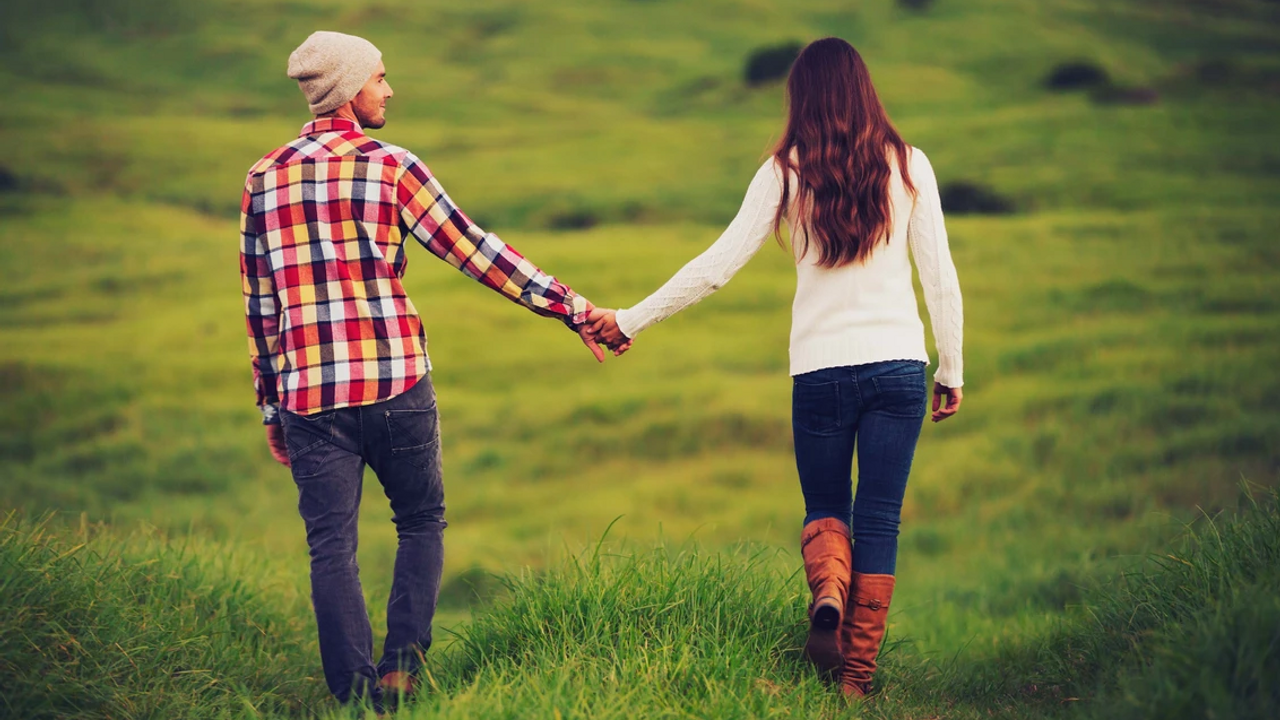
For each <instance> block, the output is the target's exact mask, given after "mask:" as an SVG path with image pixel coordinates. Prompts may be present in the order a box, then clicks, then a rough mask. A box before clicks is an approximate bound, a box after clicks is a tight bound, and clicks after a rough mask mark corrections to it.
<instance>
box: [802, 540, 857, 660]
mask: <svg viewBox="0 0 1280 720" xmlns="http://www.w3.org/2000/svg"><path fill="white" fill-rule="evenodd" d="M800 555H801V556H802V557H803V558H804V574H805V576H806V577H807V578H808V580H809V590H810V591H811V592H812V593H813V602H812V603H811V604H810V605H809V639H808V641H807V642H805V645H804V654H805V657H807V658H808V659H809V660H810V661H811V662H812V663H813V664H814V665H816V666H818V670H820V671H821V672H823V673H826V674H834V673H835V672H836V671H838V670H839V669H840V665H841V662H842V660H843V656H842V654H841V652H840V632H839V630H840V619H841V617H842V616H843V615H844V611H845V610H844V608H845V597H846V596H847V595H848V591H849V573H850V572H852V563H853V548H852V547H851V546H850V545H849V526H848V525H846V524H844V523H843V522H841V521H840V520H837V519H835V518H823V519H821V520H814V521H813V522H811V523H808V524H807V525H805V526H804V531H803V532H802V533H801V534H800Z"/></svg>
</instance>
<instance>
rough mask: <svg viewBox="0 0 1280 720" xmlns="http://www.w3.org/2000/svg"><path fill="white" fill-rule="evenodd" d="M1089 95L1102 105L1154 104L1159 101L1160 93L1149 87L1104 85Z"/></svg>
mask: <svg viewBox="0 0 1280 720" xmlns="http://www.w3.org/2000/svg"><path fill="white" fill-rule="evenodd" d="M1090 97H1091V98H1092V99H1093V101H1094V102H1096V103H1100V104H1103V105H1155V104H1156V103H1158V102H1160V93H1159V92H1157V91H1156V89H1155V88H1149V87H1120V86H1117V85H1104V86H1102V87H1100V88H1098V89H1096V90H1094V91H1093V93H1092V94H1091V95H1090Z"/></svg>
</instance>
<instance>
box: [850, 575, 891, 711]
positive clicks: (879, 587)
mask: <svg viewBox="0 0 1280 720" xmlns="http://www.w3.org/2000/svg"><path fill="white" fill-rule="evenodd" d="M893 584H894V577H893V576H892V575H873V574H865V573H857V572H855V573H853V582H852V583H851V587H850V588H849V600H848V603H847V604H846V605H845V611H844V622H843V623H842V624H841V626H840V645H841V648H842V650H843V652H844V662H843V666H842V667H841V669H840V689H841V691H842V692H844V694H845V697H847V698H849V699H854V698H859V697H862V696H863V695H866V694H867V693H869V692H871V677H872V676H873V675H874V674H875V672H876V656H877V655H879V654H880V643H881V642H883V641H884V631H885V623H886V621H887V620H888V617H889V600H890V599H892V598H893Z"/></svg>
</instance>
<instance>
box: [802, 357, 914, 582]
mask: <svg viewBox="0 0 1280 720" xmlns="http://www.w3.org/2000/svg"><path fill="white" fill-rule="evenodd" d="M928 400H929V393H928V389H927V388H926V386H925V376H924V363H922V362H918V361H914V360H892V361H887V362H876V363H867V364H866V365H853V366H848V367H834V368H826V369H823V370H815V371H814V372H809V373H804V374H802V375H797V376H795V378H794V379H793V384H792V396H791V424H792V432H793V433H794V435H795V446H796V468H797V470H799V473H800V489H801V491H802V492H803V493H804V505H805V519H804V520H805V522H806V523H809V522H812V521H814V520H818V519H821V518H839V519H841V520H843V521H845V522H846V523H849V529H850V531H851V533H852V535H853V569H854V571H855V572H860V573H876V574H880V573H883V574H889V575H892V574H893V573H894V570H895V568H896V565H897V559H898V524H899V522H900V520H901V517H902V498H903V495H905V494H906V491H907V475H909V474H910V473H911V460H912V459H913V458H914V456H915V451H916V441H917V440H918V439H919V438H920V426H921V424H922V423H923V421H924V415H925V405H926V404H927V403H928ZM855 443H856V445H857V450H858V491H857V495H856V497H855V496H854V495H853V491H852V481H851V478H850V474H851V472H852V469H853V455H854V445H855Z"/></svg>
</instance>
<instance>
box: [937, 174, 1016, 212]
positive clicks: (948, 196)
mask: <svg viewBox="0 0 1280 720" xmlns="http://www.w3.org/2000/svg"><path fill="white" fill-rule="evenodd" d="M940 194H941V196H942V209H943V211H945V212H948V213H951V214H954V215H1005V214H1008V213H1012V212H1014V211H1015V210H1016V209H1017V207H1016V204H1015V203H1014V202H1013V200H1011V199H1009V198H1007V197H1005V196H1003V195H1001V194H999V193H997V192H996V191H995V190H992V189H991V188H990V187H988V186H986V185H982V184H981V183H976V182H972V181H969V180H956V181H954V182H949V183H947V184H946V185H943V186H942V189H941V193H940Z"/></svg>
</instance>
